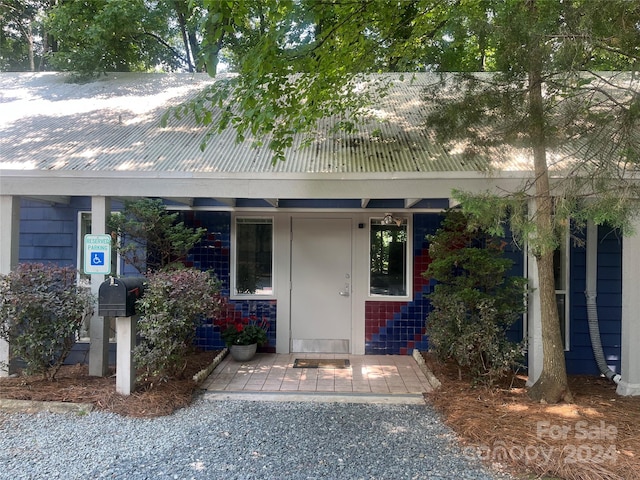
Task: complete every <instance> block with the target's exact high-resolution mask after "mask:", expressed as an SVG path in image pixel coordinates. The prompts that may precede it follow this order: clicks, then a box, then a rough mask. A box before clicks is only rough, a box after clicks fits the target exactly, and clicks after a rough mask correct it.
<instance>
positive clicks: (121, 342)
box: [98, 277, 146, 395]
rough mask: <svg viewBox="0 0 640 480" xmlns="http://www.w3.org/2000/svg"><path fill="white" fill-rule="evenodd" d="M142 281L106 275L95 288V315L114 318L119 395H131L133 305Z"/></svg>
mask: <svg viewBox="0 0 640 480" xmlns="http://www.w3.org/2000/svg"><path fill="white" fill-rule="evenodd" d="M145 285H146V278H144V277H128V278H127V277H125V278H114V277H110V278H109V280H106V281H104V282H103V283H102V284H101V285H100V289H99V290H98V315H101V316H105V317H115V318H116V392H118V393H120V394H122V395H131V392H132V391H133V390H134V389H135V385H136V369H135V365H134V362H133V349H134V348H135V346H136V322H137V320H138V316H137V315H136V311H135V305H136V300H137V299H138V298H140V297H141V296H142V294H143V293H144V289H145Z"/></svg>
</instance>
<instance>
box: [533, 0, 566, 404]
mask: <svg viewBox="0 0 640 480" xmlns="http://www.w3.org/2000/svg"><path fill="white" fill-rule="evenodd" d="M533 3H534V2H531V3H530V5H531V4H533ZM534 8H535V7H534ZM533 43H534V45H533V48H531V49H530V52H531V57H530V68H529V120H530V133H531V143H532V148H533V160H534V169H535V194H536V212H535V225H536V234H537V240H538V245H537V246H536V250H535V252H534V255H535V257H536V260H537V263H538V282H539V292H540V310H541V329H542V357H543V358H542V372H541V374H540V378H539V379H538V380H537V381H536V382H535V384H534V385H533V386H532V387H531V388H530V390H529V396H530V397H531V398H532V399H533V400H536V401H541V402H546V403H558V402H559V401H561V400H567V401H572V396H571V392H570V391H569V385H568V381H567V368H566V364H565V358H564V345H563V344H562V335H561V332H560V320H559V316H558V306H557V303H556V293H555V281H554V273H553V252H554V247H553V245H554V242H553V241H552V239H553V235H554V231H553V221H552V215H553V212H552V208H553V199H552V197H551V192H550V189H549V171H548V168H547V154H546V145H545V132H544V123H545V122H544V106H543V98H542V61H541V54H540V49H539V45H538V43H537V40H536V41H534V42H533Z"/></svg>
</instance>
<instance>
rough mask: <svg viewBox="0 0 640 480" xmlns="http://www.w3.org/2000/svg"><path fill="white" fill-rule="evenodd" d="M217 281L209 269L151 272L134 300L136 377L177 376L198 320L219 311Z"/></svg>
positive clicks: (190, 344) (147, 378) (219, 300)
mask: <svg viewBox="0 0 640 480" xmlns="http://www.w3.org/2000/svg"><path fill="white" fill-rule="evenodd" d="M219 293H220V282H219V281H218V280H217V278H216V277H215V275H213V273H210V272H202V271H199V270H196V269H181V270H173V271H168V272H167V271H165V272H157V273H151V274H149V275H148V276H147V288H146V289H145V292H144V295H143V296H142V297H141V298H140V299H138V301H137V302H136V311H137V312H138V313H139V315H140V319H139V321H138V335H139V341H138V344H137V345H136V347H135V349H134V359H135V361H136V366H137V367H138V368H139V370H140V372H141V373H140V377H141V378H142V379H144V380H146V381H149V380H151V379H152V378H154V377H160V378H161V379H166V378H168V377H172V376H179V374H180V369H181V367H182V365H183V363H184V358H185V356H186V354H187V352H188V351H189V349H190V348H191V347H192V342H193V337H194V335H195V331H196V328H197V326H198V325H199V323H200V320H202V319H205V318H213V317H214V316H216V314H217V313H218V311H219V310H220V305H221V297H220V296H219Z"/></svg>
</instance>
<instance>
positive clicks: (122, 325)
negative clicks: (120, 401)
mask: <svg viewBox="0 0 640 480" xmlns="http://www.w3.org/2000/svg"><path fill="white" fill-rule="evenodd" d="M137 321H138V316H137V315H134V316H132V317H116V341H117V344H116V392H118V393H120V394H122V395H131V392H133V390H134V389H135V387H136V369H135V366H134V364H133V349H134V348H135V346H136V322H137Z"/></svg>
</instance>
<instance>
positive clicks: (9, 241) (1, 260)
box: [0, 195, 20, 377]
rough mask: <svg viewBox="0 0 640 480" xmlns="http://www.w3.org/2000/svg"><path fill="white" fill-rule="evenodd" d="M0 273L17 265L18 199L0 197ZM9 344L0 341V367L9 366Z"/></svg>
mask: <svg viewBox="0 0 640 480" xmlns="http://www.w3.org/2000/svg"><path fill="white" fill-rule="evenodd" d="M0 225H1V226H2V228H0V273H1V274H4V275H6V274H8V273H9V272H11V269H12V268H13V267H15V266H16V265H17V264H18V249H19V246H20V243H19V240H20V197H15V196H12V195H0ZM10 359H11V353H10V348H9V344H8V343H7V342H6V341H4V340H1V339H0V365H7V367H8V365H9V360H10ZM9 373H10V371H9V368H2V367H0V377H6V376H8V375H9Z"/></svg>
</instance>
